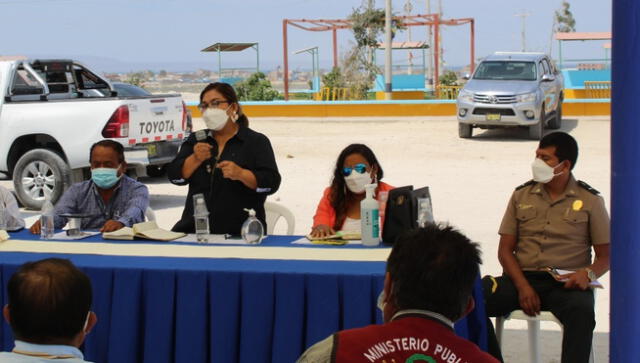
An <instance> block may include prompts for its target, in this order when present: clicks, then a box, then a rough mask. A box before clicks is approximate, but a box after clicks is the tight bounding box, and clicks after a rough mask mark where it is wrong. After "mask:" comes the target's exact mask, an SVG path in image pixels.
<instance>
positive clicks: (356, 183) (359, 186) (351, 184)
mask: <svg viewBox="0 0 640 363" xmlns="http://www.w3.org/2000/svg"><path fill="white" fill-rule="evenodd" d="M344 181H345V182H346V183H347V188H349V190H350V191H351V193H354V194H361V193H364V186H365V185H367V184H371V183H372V180H371V175H369V173H367V172H364V173H363V174H360V173H358V172H357V171H355V170H354V171H352V172H351V174H349V176H345V177H344Z"/></svg>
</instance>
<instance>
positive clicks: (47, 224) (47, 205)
mask: <svg viewBox="0 0 640 363" xmlns="http://www.w3.org/2000/svg"><path fill="white" fill-rule="evenodd" d="M41 211H42V213H41V214H40V238H41V239H52V238H53V234H54V233H55V229H54V223H53V215H54V209H53V204H51V200H49V197H45V200H44V204H43V205H42V209H41Z"/></svg>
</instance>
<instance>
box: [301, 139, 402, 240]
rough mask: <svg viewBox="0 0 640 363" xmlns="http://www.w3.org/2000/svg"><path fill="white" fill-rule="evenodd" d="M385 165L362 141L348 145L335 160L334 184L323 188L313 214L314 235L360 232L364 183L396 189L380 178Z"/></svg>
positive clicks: (318, 236) (316, 236) (312, 232)
mask: <svg viewBox="0 0 640 363" xmlns="http://www.w3.org/2000/svg"><path fill="white" fill-rule="evenodd" d="M382 176H383V171H382V167H381V166H380V163H378V159H377V158H376V156H375V155H374V154H373V151H371V149H369V147H367V146H366V145H363V144H351V145H349V146H347V147H346V148H345V149H344V150H342V152H341V153H340V155H339V156H338V160H337V161H336V167H335V170H334V172H333V180H332V181H331V186H330V187H328V188H327V189H325V190H324V193H323V195H322V199H321V200H320V203H319V204H318V209H317V210H316V215H315V216H314V217H313V228H311V236H312V237H315V238H322V237H326V236H330V235H332V234H335V232H336V231H348V232H358V233H360V202H361V201H362V200H363V199H364V197H365V191H364V186H365V185H367V184H371V183H377V184H378V187H377V188H376V199H378V197H379V195H380V192H384V191H389V190H391V189H393V187H392V186H390V185H389V184H386V183H383V182H381V181H380V179H382Z"/></svg>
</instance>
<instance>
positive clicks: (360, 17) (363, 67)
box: [343, 7, 405, 99]
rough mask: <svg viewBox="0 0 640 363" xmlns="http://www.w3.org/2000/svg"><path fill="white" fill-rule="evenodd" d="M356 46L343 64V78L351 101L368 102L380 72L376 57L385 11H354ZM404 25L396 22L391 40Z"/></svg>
mask: <svg viewBox="0 0 640 363" xmlns="http://www.w3.org/2000/svg"><path fill="white" fill-rule="evenodd" d="M349 20H350V21H351V24H352V31H353V36H354V38H355V41H356V44H355V45H354V47H353V48H352V49H351V50H350V51H349V52H348V53H347V54H346V56H345V58H344V61H343V69H344V70H343V76H344V79H345V83H346V85H347V87H348V88H349V91H350V94H351V97H352V98H355V99H366V98H367V97H368V96H367V91H368V90H369V89H370V88H371V86H373V82H374V80H375V79H376V74H379V73H380V72H381V70H380V68H379V67H378V66H377V65H376V64H375V62H374V57H373V53H374V51H375V49H376V48H378V45H379V43H380V41H379V38H380V36H381V35H382V34H383V33H384V25H385V10H384V9H374V8H373V7H360V8H356V9H353V13H351V15H350V16H349ZM404 28H405V27H404V25H403V24H402V23H400V22H398V21H397V20H393V23H392V29H393V30H392V37H393V36H394V35H395V32H396V31H398V30H402V29H404Z"/></svg>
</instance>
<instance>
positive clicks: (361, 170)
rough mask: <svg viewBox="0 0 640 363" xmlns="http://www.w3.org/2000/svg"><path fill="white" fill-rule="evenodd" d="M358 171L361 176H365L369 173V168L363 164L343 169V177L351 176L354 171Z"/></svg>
mask: <svg viewBox="0 0 640 363" xmlns="http://www.w3.org/2000/svg"><path fill="white" fill-rule="evenodd" d="M354 170H355V171H357V172H358V173H359V174H364V172H365V171H367V166H366V165H365V164H363V163H359V164H356V165H354V166H352V167H344V168H342V175H344V176H349V175H351V172H352V171H354Z"/></svg>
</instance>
